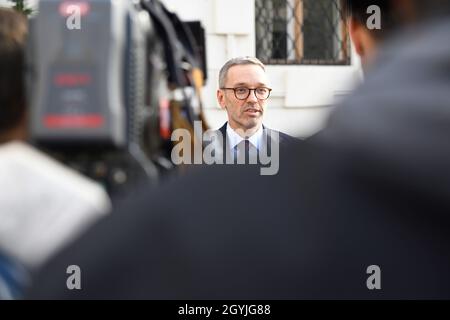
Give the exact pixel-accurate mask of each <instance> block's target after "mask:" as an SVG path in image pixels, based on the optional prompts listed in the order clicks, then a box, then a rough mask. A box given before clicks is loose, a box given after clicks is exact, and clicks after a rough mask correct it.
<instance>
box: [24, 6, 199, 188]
mask: <svg viewBox="0 0 450 320" xmlns="http://www.w3.org/2000/svg"><path fill="white" fill-rule="evenodd" d="M202 42H203V43H202ZM204 52H205V50H204V30H203V29H202V28H201V25H200V24H199V23H198V22H197V23H191V24H187V23H183V22H182V21H181V20H180V19H179V18H178V17H177V16H176V15H175V14H173V13H171V12H169V11H168V10H167V9H166V8H165V7H164V6H163V5H162V3H161V2H159V1H157V0H136V1H127V0H77V1H72V0H69V1H64V0H40V1H39V8H38V14H37V15H36V16H35V17H33V18H32V19H31V20H30V35H29V46H28V50H27V65H28V73H27V88H28V103H29V109H30V114H29V128H30V134H31V138H32V142H33V143H34V144H35V145H36V146H38V147H39V148H41V149H44V150H45V151H46V152H48V153H50V154H51V155H52V156H54V157H55V158H56V159H59V160H60V161H61V162H63V163H65V164H67V165H69V166H70V167H72V168H74V169H76V170H78V171H79V172H81V173H83V174H85V175H87V176H89V177H91V178H93V179H94V180H97V181H99V182H101V183H102V184H103V185H104V186H105V187H106V189H107V190H108V191H109V192H110V193H115V192H116V191H120V190H121V189H122V188H125V187H128V186H129V185H130V184H133V183H135V182H136V181H139V180H142V179H143V178H145V179H149V180H151V181H157V180H158V178H159V177H160V176H161V175H162V174H163V173H164V172H167V171H170V170H171V169H172V168H173V164H172V163H171V160H170V150H171V148H172V142H171V139H170V138H171V132H172V131H173V130H174V129H177V128H186V129H189V130H191V131H192V128H193V123H194V121H196V120H201V121H203V124H204V125H205V129H206V124H205V121H204V117H203V112H202V103H201V98H200V97H201V89H202V86H203V83H204V81H205V80H206V72H205V66H206V58H205V54H204Z"/></svg>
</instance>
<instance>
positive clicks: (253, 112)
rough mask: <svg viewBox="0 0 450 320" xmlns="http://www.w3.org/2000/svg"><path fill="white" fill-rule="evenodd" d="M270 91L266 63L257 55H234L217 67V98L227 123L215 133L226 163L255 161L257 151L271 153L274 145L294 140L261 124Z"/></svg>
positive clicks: (218, 146)
mask: <svg viewBox="0 0 450 320" xmlns="http://www.w3.org/2000/svg"><path fill="white" fill-rule="evenodd" d="M271 91H272V89H270V87H269V80H268V78H267V74H266V70H265V66H264V64H263V63H262V62H261V61H260V60H258V59H257V58H254V57H237V58H234V59H231V60H229V61H228V62H226V63H225V64H224V66H223V67H222V69H221V70H220V73H219V89H218V90H217V100H218V102H219V104H220V106H221V107H222V108H223V109H225V110H226V111H227V114H228V122H226V123H225V124H224V125H223V126H222V127H221V128H220V129H219V130H217V131H216V132H215V134H217V135H218V136H219V137H220V138H219V139H218V140H217V141H218V142H219V143H218V144H217V145H216V146H217V148H218V151H219V152H222V153H223V155H224V160H225V163H230V162H231V163H232V162H234V160H237V162H238V163H249V162H250V163H256V162H257V161H258V153H263V152H264V153H267V154H270V153H271V151H272V150H271V149H273V146H274V144H278V145H277V146H276V147H277V148H278V146H279V145H284V144H286V143H288V142H289V141H291V142H292V141H294V140H295V139H294V138H293V137H290V136H288V135H287V134H285V133H281V132H278V131H276V130H272V129H269V128H267V127H265V126H264V125H263V123H262V121H263V115H264V112H265V109H266V103H267V99H268V98H269V96H270V92H271ZM277 150H278V149H277ZM247 155H248V157H249V158H248V161H244V156H247ZM245 159H246V160H247V158H245ZM250 159H251V160H250Z"/></svg>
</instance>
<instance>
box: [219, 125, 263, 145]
mask: <svg viewBox="0 0 450 320" xmlns="http://www.w3.org/2000/svg"><path fill="white" fill-rule="evenodd" d="M262 138H263V130H262V126H260V128H259V129H258V131H256V132H255V133H254V134H253V135H252V136H251V137H250V138H248V141H249V142H250V143H251V144H252V145H253V146H254V147H256V148H257V149H259V146H260V145H261V143H262ZM227 139H228V144H229V146H230V148H231V149H233V148H234V147H236V146H237V145H238V144H239V143H240V142H241V141H242V140H244V138H242V137H241V136H240V135H239V134H237V132H236V131H234V130H233V128H231V127H230V124H229V123H227Z"/></svg>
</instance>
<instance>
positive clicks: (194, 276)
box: [29, 0, 450, 299]
mask: <svg viewBox="0 0 450 320" xmlns="http://www.w3.org/2000/svg"><path fill="white" fill-rule="evenodd" d="M357 2H359V3H362V2H364V3H365V4H366V6H367V7H368V6H370V5H373V4H376V3H377V2H378V3H382V2H384V1H357ZM387 2H388V3H389V4H390V9H389V10H391V11H390V12H389V13H387V12H384V13H383V12H382V14H383V15H384V16H386V14H388V15H389V16H392V17H395V21H396V24H395V28H394V27H393V28H392V33H391V35H390V36H389V37H386V40H385V41H386V42H385V43H384V44H383V46H382V47H380V48H378V49H377V54H376V58H375V60H374V61H373V62H372V63H371V69H372V70H371V72H370V73H369V74H368V76H367V79H366V81H365V83H364V84H363V85H362V86H361V87H360V88H359V89H358V90H357V91H356V92H355V93H354V94H353V95H352V96H351V97H350V98H349V99H347V100H346V101H345V102H343V104H342V105H341V106H340V107H339V108H337V109H336V110H335V112H334V114H333V115H332V117H331V121H330V123H329V125H328V127H327V128H326V129H325V130H324V131H323V133H322V134H321V135H320V137H317V138H316V139H314V141H306V142H304V143H302V144H298V145H292V146H290V148H288V149H287V150H286V151H282V152H286V154H284V155H282V156H284V159H285V160H284V161H283V163H282V166H280V170H279V173H278V174H277V175H274V176H260V175H259V172H258V170H255V169H254V168H253V167H246V166H240V167H235V166H213V167H206V168H203V170H201V172H192V173H191V174H190V175H189V176H187V177H184V178H182V179H180V180H176V181H172V182H170V183H167V184H165V185H164V186H162V187H161V188H160V189H158V190H144V189H142V190H141V192H140V193H138V194H136V195H135V196H134V197H133V198H132V199H130V201H129V202H128V203H127V204H124V205H123V206H122V207H121V208H118V209H117V212H118V213H121V212H122V213H126V215H121V214H113V215H111V216H110V217H108V218H106V219H105V220H104V221H103V222H102V223H100V224H98V225H97V226H96V227H94V228H93V229H91V230H90V231H88V232H87V233H86V234H85V235H84V236H83V237H82V238H80V239H79V240H78V241H77V242H76V243H74V244H73V245H71V246H69V247H67V248H66V249H65V250H64V251H62V252H61V253H60V254H59V255H58V256H57V257H56V258H54V259H53V260H52V261H51V262H50V263H49V264H48V265H47V266H46V267H45V268H44V269H43V270H42V272H41V274H40V276H39V277H38V279H37V282H36V285H35V287H34V288H33V290H32V291H31V292H30V295H29V297H30V298H39V299H41V298H66V299H70V298H85V299H94V298H148V299H325V298H326V299H330V298H334V299H349V298H358V299H399V298H400V299H418V298H427V299H429V298H439V299H443V298H447V299H449V298H450V274H449V272H448V270H449V269H450V233H449V232H448V231H449V230H450V215H449V214H448V212H449V210H450V173H449V170H448V164H449V163H450V149H449V148H448V137H449V136H450V91H449V90H448V88H450V42H449V41H448V31H449V30H450V2H449V1H440V0H429V1H423V0H387ZM348 3H350V4H352V3H353V4H356V1H348ZM388 38H389V39H388ZM197 193H198V194H201V195H202V198H203V201H202V202H201V203H198V202H196V201H193V200H192V199H194V197H193V196H192V195H193V194H197ZM167 199H170V201H168V200H167ZM69 264H77V265H78V266H80V268H81V270H82V273H81V274H82V278H81V283H82V290H68V289H67V286H66V280H67V275H66V274H65V273H64V271H65V270H66V268H67V266H68V265H69Z"/></svg>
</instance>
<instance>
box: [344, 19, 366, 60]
mask: <svg viewBox="0 0 450 320" xmlns="http://www.w3.org/2000/svg"><path fill="white" fill-rule="evenodd" d="M347 24H348V32H349V34H350V38H351V40H352V42H353V45H354V47H355V50H356V53H357V54H358V55H359V56H360V57H361V58H364V56H365V48H364V31H365V28H364V26H363V25H362V24H361V22H359V21H358V20H356V19H355V18H353V17H352V18H350V19H349V21H348V23H347Z"/></svg>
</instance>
